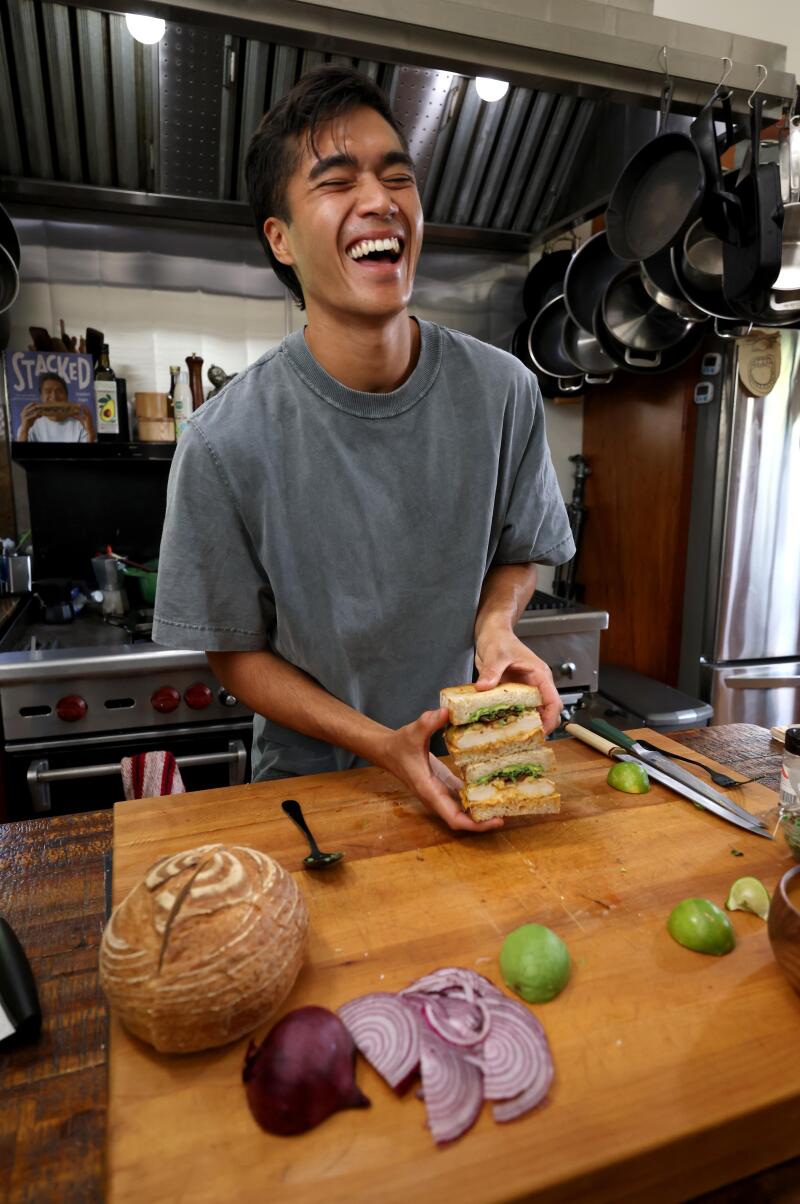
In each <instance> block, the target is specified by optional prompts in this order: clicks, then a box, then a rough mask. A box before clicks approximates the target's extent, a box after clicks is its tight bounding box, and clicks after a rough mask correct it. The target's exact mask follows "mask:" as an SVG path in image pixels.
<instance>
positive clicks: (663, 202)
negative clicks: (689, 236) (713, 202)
mask: <svg viewBox="0 0 800 1204" xmlns="http://www.w3.org/2000/svg"><path fill="white" fill-rule="evenodd" d="M713 99H716V93H715V95H714V98H713ZM671 103H672V81H669V82H668V83H666V84H665V85H664V89H663V91H662V94H661V115H660V119H659V123H658V134H657V136H656V137H655V138H653V139H652V140H651V141H650V142H648V143H646V144H645V145H644V146H643V147H641V149H640V150H638V151H637V152H636V154H635V155H634V156H633V158H632V159H630V160H629V161H628V163H627V165H626V167H625V168H624V169H623V171H622V175H621V176H620V177H619V179H618V180H617V183H616V184H615V186H614V191H613V192H612V193H611V200H610V201H609V204H608V212H607V213H606V229H607V231H608V242H609V246H610V247H611V249H612V251H613V252H614V254H615V255H618V256H619V257H620V259H627V260H639V259H649V258H650V256H651V255H656V254H657V253H658V252H659V251H662V250H663V249H664V247H668V246H670V245H671V244H672V243H673V242H675V240H676V239H678V238H680V236H681V234H682V232H683V231H684V230H685V229H686V227H687V226H688V225H689V224H690V223H691V222H692V221H694V219H695V218H696V217H697V216H698V214H699V213H700V209H701V206H702V204H703V197H704V195H705V189H706V173H705V167H704V165H703V159H702V156H701V154H700V151H699V150H698V148H697V144H696V143H695V141H694V140H693V139H692V138H691V137H690V136H689V134H684V133H680V132H678V131H673V132H671V133H668V132H666V123H667V117H668V116H669V110H670V105H671Z"/></svg>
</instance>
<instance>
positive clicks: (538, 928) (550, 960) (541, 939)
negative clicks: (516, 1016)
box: [500, 924, 572, 1003]
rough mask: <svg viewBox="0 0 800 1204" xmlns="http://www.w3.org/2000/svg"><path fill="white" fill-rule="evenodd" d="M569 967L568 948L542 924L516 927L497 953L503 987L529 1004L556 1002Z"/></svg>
mask: <svg viewBox="0 0 800 1204" xmlns="http://www.w3.org/2000/svg"><path fill="white" fill-rule="evenodd" d="M571 968H572V963H571V961H570V956H569V949H567V946H566V945H565V944H564V942H563V941H562V939H561V937H560V936H556V934H555V933H554V932H553V931H552V930H551V929H550V928H545V926H544V925H543V924H523V925H522V926H521V927H520V928H515V929H514V931H513V932H509V934H508V936H507V937H506V939H505V940H504V941H503V947H502V949H501V950H500V972H501V974H502V975H503V979H504V981H505V983H506V985H507V986H509V987H511V990H512V991H516V993H517V994H518V995H521V996H522V998H523V999H525V1000H526V1001H527V1002H528V1003H546V1002H547V1001H548V999H555V997H556V995H558V994H559V993H560V992H561V991H563V990H564V987H565V986H566V985H567V982H568V980H569V975H570V970H571Z"/></svg>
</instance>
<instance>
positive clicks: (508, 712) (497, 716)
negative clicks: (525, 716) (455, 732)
mask: <svg viewBox="0 0 800 1204" xmlns="http://www.w3.org/2000/svg"><path fill="white" fill-rule="evenodd" d="M531 709H532V708H531V707H524V706H522V705H521V704H520V703H517V702H514V703H510V704H509V703H507V704H504V705H501V706H494V707H478V709H477V711H473V712H472V714H471V715H467V718H466V719H465V720H464V723H465V724H467V723H510V722H511V720H512V719H514V718H515V716H517V715H521V714H522V713H523V712H524V711H529V710H531Z"/></svg>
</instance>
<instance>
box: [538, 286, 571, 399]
mask: <svg viewBox="0 0 800 1204" xmlns="http://www.w3.org/2000/svg"><path fill="white" fill-rule="evenodd" d="M568 317H569V315H568V313H567V307H566V304H565V303H564V298H563V297H556V298H555V300H554V301H549V302H548V303H547V305H545V307H544V308H543V309H541V310H540V311H539V313H538V314H537V315H536V317H535V318H534V319H533V321H532V322H531V325H530V330H529V331H528V351H529V353H530V357H531V360H532V361H533V363H534V365H535V367H536V369H538V370H539V371H540V372H545V373H547V375H548V376H553V377H555V378H556V380H557V381H558V386H559V388H560V389H561V390H562V392H564V393H579V392H580V390H581V389H582V387H583V383H584V380H583V373H581V372H580V371H579V370H578V369H577V367H576V365H575V364H574V363H573V362H572V360H571V359H570V358H569V357H568V356H567V354H566V352H565V350H564V323H565V321H566V320H567V318H568Z"/></svg>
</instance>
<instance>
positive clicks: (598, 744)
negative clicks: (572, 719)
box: [564, 723, 619, 757]
mask: <svg viewBox="0 0 800 1204" xmlns="http://www.w3.org/2000/svg"><path fill="white" fill-rule="evenodd" d="M564 731H565V732H569V734H570V735H571V736H574V737H575V738H576V740H582V741H583V743H584V744H589V745H591V747H592V748H596V749H597V751H598V752H601V753H604V754H605V755H606V756H607V757H610V756H611V755H612V754H613V753H614V751H615V750H616V749H617V748H618V747H619V745H618V744H612V743H611V741H610V740H604V739H603V737H602V736H598V734H597V732H592V731H590V730H589V728H588V727H581V725H580V724H579V723H565V724H564Z"/></svg>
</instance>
